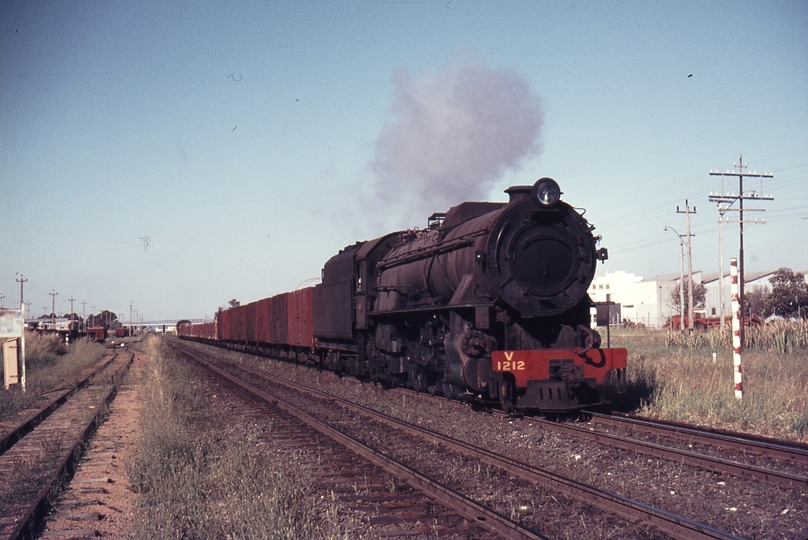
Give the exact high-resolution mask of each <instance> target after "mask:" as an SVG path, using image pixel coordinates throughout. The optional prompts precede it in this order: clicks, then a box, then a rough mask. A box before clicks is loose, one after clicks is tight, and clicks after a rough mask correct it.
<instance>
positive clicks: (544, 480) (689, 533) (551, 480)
mask: <svg viewBox="0 0 808 540" xmlns="http://www.w3.org/2000/svg"><path fill="white" fill-rule="evenodd" d="M228 364H229V365H231V366H233V367H236V368H238V369H241V370H243V371H245V372H247V373H250V374H252V375H256V376H259V377H263V378H266V379H270V380H273V381H277V382H279V383H281V384H284V385H286V386H289V387H291V388H293V389H295V390H300V391H304V392H307V393H309V394H313V395H316V396H318V397H321V398H325V399H328V400H330V401H335V402H338V403H340V404H341V405H344V406H346V407H350V408H353V409H354V410H357V411H359V412H361V413H363V414H365V415H368V416H371V417H374V418H377V419H379V420H381V421H383V422H385V423H388V424H391V423H392V424H395V426H396V427H399V428H401V429H403V430H405V431H408V432H410V433H413V434H416V435H418V436H421V437H427V438H429V439H431V440H433V441H436V442H439V443H440V444H443V445H445V446H447V447H448V448H450V449H452V450H455V451H457V452H460V453H463V454H465V455H469V456H472V457H474V458H476V459H479V460H481V461H483V462H485V463H488V464H490V465H494V466H496V467H499V468H502V469H504V470H506V471H508V472H509V473H510V474H512V475H514V476H518V477H521V478H524V479H527V480H530V481H534V482H538V483H541V484H543V485H546V484H550V485H552V486H553V487H554V488H555V489H559V490H560V491H562V492H564V493H566V494H568V495H570V496H571V497H573V498H575V499H577V500H580V501H584V502H586V503H590V504H593V505H595V506H597V507H598V508H601V509H603V510H607V511H612V512H615V513H618V514H620V515H621V516H623V517H625V518H627V519H629V520H636V519H640V520H642V521H643V522H644V523H648V524H650V525H653V526H655V527H657V528H658V529H659V530H661V531H663V532H665V533H666V534H669V535H671V536H673V537H674V538H690V539H698V538H704V539H716V538H720V539H734V540H737V539H738V538H739V537H737V536H734V535H732V534H730V533H726V532H724V531H720V530H718V529H715V528H713V527H710V526H709V525H705V524H702V523H698V522H695V521H692V520H689V519H687V518H684V517H681V516H677V515H675V514H672V513H670V512H666V511H664V510H660V509H658V508H653V507H651V506H649V505H646V504H643V503H640V502H637V501H634V500H631V499H628V498H625V497H622V496H620V495H617V494H616V493H611V492H608V491H605V490H601V489H598V488H594V487H592V486H588V485H586V484H583V483H581V482H577V481H575V480H571V479H568V478H564V477H562V476H559V475H556V474H553V473H550V472H548V471H544V470H541V469H538V468H536V467H533V466H531V465H528V464H526V463H523V462H520V461H517V460H513V459H510V458H507V457H504V456H500V455H498V454H495V453H493V452H491V451H489V450H485V449H484V448H480V447H477V446H474V445H471V444H468V443H464V442H462V441H458V440H455V439H452V438H449V437H447V436H445V435H442V434H440V433H437V432H434V431H432V430H429V429H426V428H423V427H420V426H416V425H413V424H410V423H408V422H405V421H403V420H399V419H397V418H393V417H390V416H388V415H385V414H383V413H380V412H378V411H374V410H373V409H369V408H367V407H364V406H362V405H359V404H356V403H352V402H350V401H347V400H344V399H342V398H339V397H337V396H333V395H331V394H327V393H325V392H321V391H319V390H314V389H312V388H308V387H306V386H302V385H299V384H297V383H294V382H292V381H288V380H285V379H281V378H278V377H274V376H273V375H270V374H268V373H266V372H262V371H258V370H255V369H252V368H249V367H247V366H242V365H239V364H234V363H230V362H228Z"/></svg>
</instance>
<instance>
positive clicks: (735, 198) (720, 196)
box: [710, 155, 774, 348]
mask: <svg viewBox="0 0 808 540" xmlns="http://www.w3.org/2000/svg"><path fill="white" fill-rule="evenodd" d="M733 166H734V168H735V169H737V170H738V172H735V171H733V172H730V171H726V172H718V171H710V176H721V177H722V178H723V177H726V176H735V177H737V178H738V193H737V194H732V195H728V194H725V193H723V192H724V186H723V182H722V186H721V193H717V194H712V195H710V201H711V202H715V203H719V204H721V203H727V204H729V206H728V207H726V208H725V209H724V210H725V211H727V210H735V209H734V208H731V207H732V205H733V204H734V203H736V202H737V203H738V208H737V210H738V219H737V220H725V221H724V223H733V222H735V223H738V225H739V230H740V244H739V249H738V303H739V305H740V309H739V312H740V313H739V317H740V332H741V348H743V344H744V343H745V341H744V339H743V337H744V333H745V328H744V317H745V313H744V310H745V305H746V304H745V296H746V294H745V292H744V284H745V282H744V264H743V224H744V223H756V224H764V223H765V221H762V220H761V221H758V220H757V219H755V220H754V221H744V219H743V213H744V207H743V202H744V201H745V200H747V201H749V200H752V201H773V200H774V197H772V196H771V195H765V196H764V195H759V194H758V193H757V192H756V191H754V190H750V191H749V194H748V195H747V194H745V193H744V187H743V180H744V178H761V181H760V191H761V192H762V191H763V180H762V179H763V178H774V175H773V174H771V173H763V174H758V173H756V172H755V173H745V172H744V169H746V168H747V166H746V165H744V163H743V155H741V156H740V158H739V159H738V163H734V164H733ZM746 211H747V212H763V211H764V210H762V209H760V208H747V209H746ZM723 293H724V291H721V294H723Z"/></svg>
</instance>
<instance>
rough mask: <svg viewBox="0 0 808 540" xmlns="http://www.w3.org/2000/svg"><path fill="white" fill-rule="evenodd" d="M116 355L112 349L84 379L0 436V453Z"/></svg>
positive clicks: (84, 383)
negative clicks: (108, 357) (110, 356)
mask: <svg viewBox="0 0 808 540" xmlns="http://www.w3.org/2000/svg"><path fill="white" fill-rule="evenodd" d="M117 356H118V351H113V355H112V358H110V359H109V360H107V361H106V362H104V364H103V365H101V366H99V367H98V368H97V369H95V370H94V371H93V372H92V373H90V374H89V375H87V376H86V377H85V378H84V379H82V380H80V381H79V382H77V383H76V384H75V385H73V386H72V387H71V388H68V389H67V390H65V391H64V392H63V393H62V394H61V395H59V396H57V397H56V398H55V399H53V400H51V402H50V403H48V404H47V405H45V406H44V407H42V409H40V410H39V411H37V412H36V413H34V414H33V415H32V416H31V417H30V418H28V419H27V420H24V421H23V422H22V423H20V425H18V426H17V427H15V428H14V429H13V430H11V431H10V432H9V433H7V434H6V435H4V436H3V437H0V455H3V454H5V453H6V451H7V450H8V449H9V448H11V447H12V446H14V445H15V444H16V443H17V441H19V440H20V439H22V438H23V437H25V435H27V434H28V433H30V432H31V430H33V429H34V428H35V427H36V426H38V425H39V424H41V423H42V421H43V420H45V419H46V418H47V417H49V416H50V415H51V414H53V413H54V412H55V411H56V410H57V409H58V408H59V407H61V406H62V405H64V404H65V403H66V402H67V399H68V398H69V397H70V396H72V395H73V394H75V393H76V392H78V391H79V390H81V389H82V388H84V387H85V386H86V385H87V383H88V382H90V379H92V378H93V377H95V376H96V375H97V374H98V373H100V372H101V371H102V370H104V369H105V368H106V367H107V366H108V365H109V364H111V363H112V361H113V360H115V358H116V357H117Z"/></svg>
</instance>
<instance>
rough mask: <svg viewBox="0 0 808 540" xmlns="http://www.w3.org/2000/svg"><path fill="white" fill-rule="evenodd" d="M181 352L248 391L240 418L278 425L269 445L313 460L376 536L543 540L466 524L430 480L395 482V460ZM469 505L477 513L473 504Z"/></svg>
mask: <svg viewBox="0 0 808 540" xmlns="http://www.w3.org/2000/svg"><path fill="white" fill-rule="evenodd" d="M177 350H178V351H179V352H180V353H181V354H182V355H183V356H184V357H186V358H189V359H192V360H193V361H195V362H197V363H200V364H202V365H204V366H205V367H207V368H208V369H209V370H210V371H211V373H212V374H213V375H214V376H216V377H220V378H222V379H223V380H225V381H227V382H229V383H230V384H232V385H234V386H235V387H236V388H238V389H240V390H242V391H243V392H246V394H248V396H247V397H246V400H245V403H244V404H242V405H240V406H238V410H237V411H236V412H235V414H237V415H240V416H241V417H243V418H248V419H249V421H250V422H254V423H255V424H260V425H266V424H270V425H272V433H274V434H275V435H274V441H272V442H271V443H270V444H271V447H272V448H281V449H284V450H286V451H295V452H303V453H305V454H306V455H308V456H310V459H309V462H308V464H307V465H306V466H305V467H304V468H305V469H307V472H308V473H309V474H312V475H313V476H314V477H315V478H316V479H317V483H318V484H319V486H320V488H321V489H323V490H324V491H325V492H326V493H330V494H331V496H332V497H338V498H339V500H340V501H341V502H342V504H344V505H345V506H346V507H347V511H348V512H350V513H352V514H353V517H352V518H351V519H353V520H359V521H362V522H363V523H364V526H365V527H370V528H371V529H372V530H373V531H374V533H373V534H374V535H377V536H378V537H381V538H383V537H391V538H398V537H408V536H417V537H431V538H435V537H440V538H477V539H480V540H486V539H493V538H499V537H506V538H533V539H538V538H544V537H542V536H540V535H536V534H533V533H531V532H530V531H526V530H525V531H521V532H520V531H519V528H518V527H513V525H514V524H513V523H512V522H510V523H508V520H505V522H506V526H505V528H504V529H501V531H500V533H498V534H496V533H492V532H491V530H492V527H491V525H490V523H487V522H486V521H487V520H486V519H480V520H478V519H467V518H466V517H465V516H464V514H463V513H460V512H457V511H455V510H453V509H452V508H451V507H447V506H446V505H445V504H442V502H441V501H440V500H438V497H435V496H434V495H433V494H432V492H431V490H430V488H426V489H425V486H426V484H428V483H429V481H428V479H425V478H423V477H422V476H421V475H418V474H417V473H416V474H412V472H413V471H408V470H407V468H406V467H401V466H399V467H394V469H393V470H394V471H395V472H394V473H393V474H394V476H391V472H390V466H389V460H388V459H386V458H385V457H384V456H383V455H381V454H379V453H378V452H375V451H373V450H372V449H370V448H367V447H365V446H364V445H363V444H362V443H360V442H359V441H357V440H356V439H354V438H352V437H350V436H347V435H345V434H344V433H340V432H338V431H337V430H334V429H333V428H331V427H329V426H328V425H327V424H325V423H323V422H320V421H319V420H317V419H316V418H314V417H312V416H310V415H309V414H307V413H306V412H304V411H302V410H301V409H300V408H298V407H296V406H294V405H293V404H290V403H288V402H286V401H284V400H283V399H280V398H279V397H278V396H276V395H273V394H269V393H267V392H265V391H264V390H261V389H259V388H256V387H254V386H252V385H250V384H248V383H246V382H245V381H243V380H240V379H239V378H237V377H234V376H233V375H232V374H230V373H228V372H227V371H226V370H223V369H221V368H220V367H218V366H217V365H215V364H214V363H212V362H211V361H210V360H212V359H211V358H210V357H209V355H203V354H201V353H199V352H198V351H192V350H189V349H187V348H183V347H179V348H177ZM203 356H205V357H208V358H207V359H206V358H204V357H203ZM267 405H269V407H267ZM466 503H467V504H468V505H471V506H474V503H473V502H471V501H466ZM483 512H484V510H483ZM479 515H480V514H475V516H479ZM373 537H376V536H373Z"/></svg>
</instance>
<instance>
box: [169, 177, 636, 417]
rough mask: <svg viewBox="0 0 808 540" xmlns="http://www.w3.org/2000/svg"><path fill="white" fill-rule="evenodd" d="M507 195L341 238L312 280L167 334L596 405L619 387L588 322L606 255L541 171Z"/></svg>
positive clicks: (621, 371) (459, 394) (538, 406)
mask: <svg viewBox="0 0 808 540" xmlns="http://www.w3.org/2000/svg"><path fill="white" fill-rule="evenodd" d="M506 193H508V195H509V196H510V200H509V202H507V203H494V202H464V203H462V204H459V205H457V206H454V207H452V208H451V209H450V210H449V211H448V212H447V213H445V214H443V213H440V214H433V215H432V216H431V217H430V218H429V225H428V227H427V228H426V229H424V230H407V231H398V232H393V233H390V234H387V235H385V236H382V237H380V238H376V239H374V240H369V241H365V242H358V243H356V244H354V245H351V246H348V247H346V248H345V249H343V250H342V251H340V252H339V253H338V254H337V255H335V256H333V257H332V258H331V259H330V260H328V261H327V262H326V263H325V265H324V267H323V271H322V282H321V283H320V284H319V285H316V286H315V287H310V288H306V289H300V290H297V291H294V292H291V293H285V294H282V295H277V296H273V297H270V298H266V299H263V300H259V301H258V302H253V303H251V304H247V305H246V306H239V307H236V308H232V309H229V310H226V311H223V312H220V314H219V317H217V319H216V320H215V321H213V322H211V323H202V324H191V323H188V322H187V321H181V322H180V323H178V333H179V334H180V336H183V337H188V338H199V339H206V340H214V341H218V342H220V343H224V344H230V345H232V346H235V347H237V348H242V349H245V350H255V351H261V352H263V353H267V354H270V355H272V356H275V357H278V358H284V359H291V360H295V361H300V362H308V363H313V364H316V365H319V366H321V367H323V368H326V369H330V370H333V371H335V372H338V373H343V374H348V375H353V376H356V377H359V378H362V379H368V380H373V381H379V382H382V383H385V384H389V385H396V386H399V385H400V386H408V387H410V388H413V389H416V390H419V391H424V392H430V393H440V394H443V395H445V396H446V397H449V398H460V399H469V400H477V401H482V402H499V403H500V404H501V406H502V408H503V409H505V410H506V411H513V410H516V409H522V410H539V411H571V410H576V409H580V408H583V407H589V406H592V405H595V404H598V403H600V402H601V397H600V396H601V393H602V390H603V389H604V387H606V386H612V387H617V388H618V389H619V387H620V386H622V385H623V383H624V378H625V368H626V356H627V351H626V349H619V348H618V349H607V348H601V347H600V345H601V340H600V336H599V335H598V333H597V332H596V331H594V330H592V329H591V328H590V324H589V321H590V307H591V305H592V303H591V301H590V299H589V296H588V294H587V290H588V288H589V285H590V283H591V281H592V278H593V277H594V274H595V266H596V264H597V261H598V260H600V261H604V260H606V259H607V257H608V254H607V251H606V249H605V248H598V247H597V244H598V243H599V241H600V236H594V235H593V234H592V231H593V230H594V227H592V226H591V225H590V224H589V223H588V222H587V221H586V219H584V217H583V216H582V215H581V214H579V213H578V212H577V211H576V210H575V209H574V208H573V207H572V206H570V205H569V204H567V203H566V202H564V201H562V200H561V190H560V188H559V186H558V184H557V183H556V182H555V181H554V180H553V179H551V178H541V179H539V180H538V181H537V182H536V183H535V184H534V185H533V186H515V187H511V188H509V189H507V190H506Z"/></svg>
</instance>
